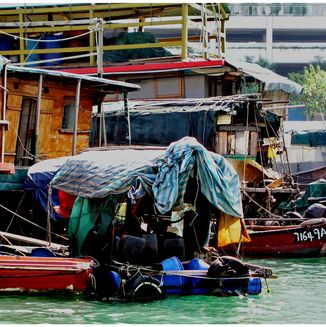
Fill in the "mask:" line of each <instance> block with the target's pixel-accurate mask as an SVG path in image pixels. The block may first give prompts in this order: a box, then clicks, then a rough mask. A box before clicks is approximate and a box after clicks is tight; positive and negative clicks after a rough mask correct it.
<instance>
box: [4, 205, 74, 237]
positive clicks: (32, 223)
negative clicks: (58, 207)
mask: <svg viewBox="0 0 326 327" xmlns="http://www.w3.org/2000/svg"><path fill="white" fill-rule="evenodd" d="M0 208H2V209H5V210H7V211H8V212H10V213H12V214H13V215H15V216H16V217H18V218H20V219H22V220H24V221H26V222H28V223H30V224H31V225H33V226H35V227H38V228H40V229H42V230H45V231H46V230H47V229H46V228H44V227H42V226H40V225H38V224H36V223H34V222H32V221H30V220H28V219H27V218H24V217H23V216H21V215H19V214H18V213H16V212H14V211H12V210H10V209H9V208H6V207H5V206H3V205H2V204H0ZM52 234H53V235H55V236H58V237H60V238H62V239H64V240H66V241H68V239H67V238H66V237H64V236H62V235H59V234H56V233H52Z"/></svg>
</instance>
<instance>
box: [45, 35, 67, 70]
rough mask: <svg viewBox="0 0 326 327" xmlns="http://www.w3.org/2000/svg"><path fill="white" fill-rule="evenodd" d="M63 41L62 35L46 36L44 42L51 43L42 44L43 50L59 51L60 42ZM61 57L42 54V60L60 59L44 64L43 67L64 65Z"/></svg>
mask: <svg viewBox="0 0 326 327" xmlns="http://www.w3.org/2000/svg"><path fill="white" fill-rule="evenodd" d="M60 39H62V35H60V34H46V35H45V36H44V38H43V39H42V40H44V41H46V40H48V41H50V42H40V44H41V48H42V49H57V48H60V47H61V45H60V42H59V40H60ZM60 58H61V55H60V53H43V54H41V60H48V59H58V60H55V61H51V62H44V63H43V64H42V66H56V65H60V64H61V63H62V60H60Z"/></svg>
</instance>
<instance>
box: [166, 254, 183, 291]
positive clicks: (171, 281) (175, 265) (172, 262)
mask: <svg viewBox="0 0 326 327" xmlns="http://www.w3.org/2000/svg"><path fill="white" fill-rule="evenodd" d="M161 265H162V268H163V271H170V272H171V271H173V270H175V271H178V272H180V273H182V272H183V271H184V267H183V265H182V263H181V261H180V260H179V259H178V257H172V258H169V259H165V260H163V261H162V262H161ZM186 282H187V279H186V277H184V276H180V275H171V274H169V275H164V277H163V286H164V287H165V289H166V293H167V294H181V293H183V288H184V286H185V285H186Z"/></svg>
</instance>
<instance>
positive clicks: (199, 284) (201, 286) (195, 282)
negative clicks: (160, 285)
mask: <svg viewBox="0 0 326 327" xmlns="http://www.w3.org/2000/svg"><path fill="white" fill-rule="evenodd" d="M208 268H209V264H208V263H206V262H205V261H203V260H201V259H197V258H194V259H192V260H191V261H190V262H189V263H188V264H187V265H186V266H185V269H186V270H202V271H206V272H207V271H208ZM187 279H188V281H187V282H188V286H189V288H190V293H191V294H207V293H208V292H209V288H208V285H207V284H208V283H207V280H206V279H204V278H196V277H188V278H187Z"/></svg>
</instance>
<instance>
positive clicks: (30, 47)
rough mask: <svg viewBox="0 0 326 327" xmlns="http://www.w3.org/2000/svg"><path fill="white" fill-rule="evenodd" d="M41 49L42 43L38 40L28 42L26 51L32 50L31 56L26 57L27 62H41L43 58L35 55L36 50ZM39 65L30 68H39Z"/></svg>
mask: <svg viewBox="0 0 326 327" xmlns="http://www.w3.org/2000/svg"><path fill="white" fill-rule="evenodd" d="M39 48H40V43H39V42H38V39H35V40H34V39H32V38H30V39H29V40H26V50H31V53H30V54H29V55H26V62H31V61H39V60H41V56H40V55H39V54H35V53H33V51H34V50H38V49H39ZM37 65H38V64H32V65H28V67H32V66H37Z"/></svg>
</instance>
